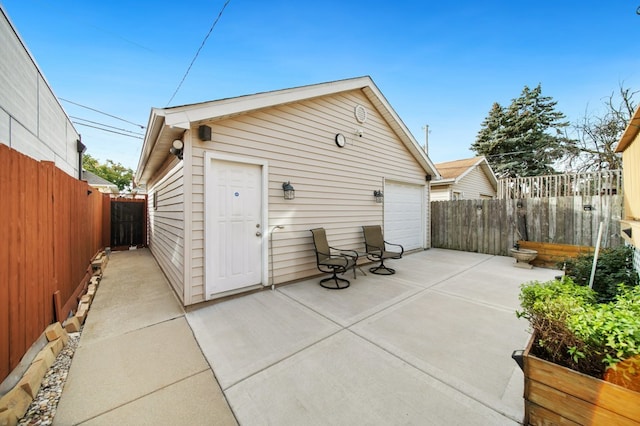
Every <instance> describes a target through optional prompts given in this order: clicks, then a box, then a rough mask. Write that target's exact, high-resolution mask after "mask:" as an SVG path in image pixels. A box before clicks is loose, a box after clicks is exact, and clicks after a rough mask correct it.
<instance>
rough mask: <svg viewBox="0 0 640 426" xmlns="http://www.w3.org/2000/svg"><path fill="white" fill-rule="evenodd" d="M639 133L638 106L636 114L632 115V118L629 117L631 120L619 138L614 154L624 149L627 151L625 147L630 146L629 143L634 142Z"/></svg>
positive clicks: (639, 116)
mask: <svg viewBox="0 0 640 426" xmlns="http://www.w3.org/2000/svg"><path fill="white" fill-rule="evenodd" d="M639 131H640V106H639V107H638V109H636V113H635V114H633V117H631V120H629V124H627V128H626V129H625V131H624V133H623V134H622V137H621V138H620V142H619V143H618V146H617V147H616V152H622V151H624V150H625V149H627V147H628V146H629V145H631V142H633V141H634V139H635V138H636V136H637V135H638V132H639Z"/></svg>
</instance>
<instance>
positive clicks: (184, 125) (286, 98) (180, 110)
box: [135, 76, 440, 184]
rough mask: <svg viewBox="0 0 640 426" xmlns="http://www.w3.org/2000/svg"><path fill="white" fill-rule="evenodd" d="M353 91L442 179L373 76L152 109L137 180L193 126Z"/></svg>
mask: <svg viewBox="0 0 640 426" xmlns="http://www.w3.org/2000/svg"><path fill="white" fill-rule="evenodd" d="M352 90H361V91H362V93H364V94H365V96H366V97H367V98H368V99H369V100H370V101H371V103H372V104H373V105H374V106H375V108H376V109H377V110H378V111H379V112H380V114H381V115H382V117H383V118H384V119H385V120H386V121H387V123H388V124H389V126H390V127H391V128H392V129H393V131H394V132H395V133H396V134H397V135H398V137H399V138H400V140H401V141H402V142H403V143H404V145H405V146H406V147H407V149H408V150H409V151H410V152H411V154H412V155H413V156H414V157H415V158H416V159H417V160H418V162H419V163H420V164H421V165H422V167H423V168H424V169H425V171H427V172H428V173H430V174H432V175H433V176H434V177H435V178H436V179H437V178H439V177H440V175H439V173H438V171H437V169H436V167H435V165H434V164H433V163H432V162H431V160H430V159H429V157H428V156H427V154H426V153H425V152H424V150H423V149H422V148H421V146H420V144H419V143H418V141H417V140H416V139H415V138H414V137H413V135H412V134H411V132H410V131H409V129H408V128H407V127H406V126H405V124H404V123H403V122H402V120H401V119H400V117H399V116H398V114H396V112H395V111H394V110H393V108H392V107H391V105H390V104H389V102H387V100H386V99H385V97H384V96H383V95H382V93H381V92H380V90H379V89H378V87H377V86H376V85H375V84H374V82H373V80H372V79H371V77H368V76H365V77H357V78H351V79H346V80H338V81H332V82H328V83H320V84H314V85H309V86H301V87H294V88H290V89H283V90H276V91H271V92H262V93H256V94H253V95H245V96H239V97H235V98H226V99H220V100H215V101H209V102H202V103H196V104H190V105H182V106H176V107H170V108H152V109H151V114H150V117H149V124H148V125H147V133H146V134H145V137H144V142H143V145H142V150H141V153H140V161H139V163H138V167H137V171H136V176H135V180H136V182H137V183H139V184H144V183H146V182H147V181H148V179H149V178H150V177H151V176H153V174H154V173H155V172H156V171H157V170H158V168H159V167H160V166H161V165H162V163H163V162H164V160H165V159H166V157H167V155H168V153H169V148H170V147H171V143H172V142H173V140H175V139H179V138H180V137H181V136H182V134H183V133H184V132H185V131H186V130H187V129H190V128H191V127H192V126H194V125H197V124H199V123H204V122H208V121H212V120H221V119H225V118H229V117H233V116H236V115H241V114H246V113H249V112H252V111H256V110H259V109H263V108H269V107H273V106H277V105H283V104H287V103H292V102H298V101H302V100H307V99H312V98H318V97H321V96H327V95H333V94H337V93H341V92H347V91H352Z"/></svg>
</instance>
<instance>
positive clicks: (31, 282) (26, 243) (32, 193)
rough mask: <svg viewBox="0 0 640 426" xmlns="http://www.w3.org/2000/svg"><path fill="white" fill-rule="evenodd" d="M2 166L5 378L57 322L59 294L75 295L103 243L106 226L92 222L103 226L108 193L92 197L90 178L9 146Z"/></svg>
mask: <svg viewBox="0 0 640 426" xmlns="http://www.w3.org/2000/svg"><path fill="white" fill-rule="evenodd" d="M0 164H2V167H0V196H1V197H2V209H1V210H0V239H1V240H2V241H3V244H1V245H0V381H2V380H4V379H5V378H6V377H7V375H8V374H9V373H10V372H11V371H12V370H13V369H14V368H15V367H16V366H17V365H18V363H19V362H20V360H21V359H22V357H23V356H24V354H25V353H26V351H27V350H28V349H29V348H30V347H31V345H32V344H33V343H34V342H35V340H37V339H38V338H39V337H40V335H41V334H42V332H43V331H44V330H45V328H46V327H47V326H48V325H49V324H50V323H51V322H53V320H54V311H53V293H54V292H55V291H56V290H57V289H60V291H61V293H62V294H64V295H66V297H67V298H69V297H70V296H71V295H72V294H73V290H74V289H75V288H77V286H78V283H79V282H81V281H82V279H83V277H84V276H85V274H86V270H87V266H88V265H89V263H90V262H91V258H92V257H93V255H94V254H95V253H96V252H97V251H98V250H100V249H101V248H102V247H104V243H103V239H102V229H93V228H95V226H96V225H95V224H100V225H99V226H102V219H103V218H102V215H103V211H104V209H103V206H104V204H106V203H108V202H109V198H108V196H106V198H105V196H103V195H102V194H100V193H98V192H97V191H94V192H93V194H91V195H88V193H87V183H86V182H82V181H79V180H77V179H75V178H73V177H71V176H69V175H67V174H66V173H64V172H63V171H61V170H60V169H58V168H56V167H55V165H54V164H53V163H51V162H46V161H42V162H39V161H36V160H33V159H31V158H29V157H27V156H25V155H23V154H20V153H19V152H17V151H15V150H13V149H11V148H9V147H7V146H6V145H3V144H0ZM98 216H99V217H98ZM66 301H67V299H65V298H64V297H63V303H64V302H66ZM72 302H73V301H72Z"/></svg>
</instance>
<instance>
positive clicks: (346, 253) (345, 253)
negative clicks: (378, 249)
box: [329, 247, 358, 261]
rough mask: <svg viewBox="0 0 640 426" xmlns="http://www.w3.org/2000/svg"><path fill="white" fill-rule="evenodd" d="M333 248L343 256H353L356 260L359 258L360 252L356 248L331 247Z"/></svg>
mask: <svg viewBox="0 0 640 426" xmlns="http://www.w3.org/2000/svg"><path fill="white" fill-rule="evenodd" d="M329 248H330V249H332V250H335V251H337V252H339V254H340V255H341V256H347V257H351V258H353V260H354V261H357V260H358V252H357V251H355V250H348V249H341V248H337V247H329Z"/></svg>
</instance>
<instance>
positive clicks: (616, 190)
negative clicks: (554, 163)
mask: <svg viewBox="0 0 640 426" xmlns="http://www.w3.org/2000/svg"><path fill="white" fill-rule="evenodd" d="M618 194H622V170H603V171H599V172H587V173H562V174H555V175H544V176H529V177H518V178H507V179H500V180H499V181H498V198H500V199H503V198H508V199H519V198H540V197H575V196H592V195H618Z"/></svg>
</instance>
